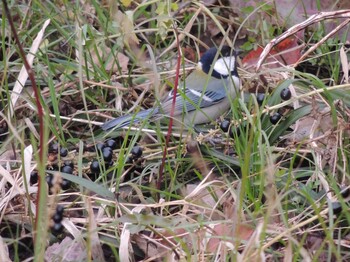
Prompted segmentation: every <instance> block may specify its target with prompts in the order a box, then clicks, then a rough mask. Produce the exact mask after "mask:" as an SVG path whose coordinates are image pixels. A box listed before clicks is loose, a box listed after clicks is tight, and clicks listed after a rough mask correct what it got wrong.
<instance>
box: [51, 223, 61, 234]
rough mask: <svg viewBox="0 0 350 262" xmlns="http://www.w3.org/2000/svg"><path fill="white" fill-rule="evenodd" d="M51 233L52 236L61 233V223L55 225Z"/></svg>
mask: <svg viewBox="0 0 350 262" xmlns="http://www.w3.org/2000/svg"><path fill="white" fill-rule="evenodd" d="M51 231H52V233H54V234H60V233H62V231H63V225H62V223H55V224H54V225H53V226H52V227H51Z"/></svg>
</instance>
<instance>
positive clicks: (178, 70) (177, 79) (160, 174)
mask: <svg viewBox="0 0 350 262" xmlns="http://www.w3.org/2000/svg"><path fill="white" fill-rule="evenodd" d="M174 33H175V37H176V44H177V50H178V51H177V65H176V76H175V82H174V92H173V94H174V95H173V101H172V105H171V111H170V118H169V126H168V133H167V136H166V140H165V148H164V151H163V158H162V163H161V165H160V167H159V176H158V181H157V189H160V186H161V183H162V181H163V171H164V166H165V158H166V155H167V148H168V145H169V141H170V136H171V131H172V129H173V119H174V113H175V104H176V94H177V87H178V85H179V75H180V65H181V57H182V55H181V48H180V41H179V37H178V31H177V29H176V27H175V26H174Z"/></svg>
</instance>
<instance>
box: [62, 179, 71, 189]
mask: <svg viewBox="0 0 350 262" xmlns="http://www.w3.org/2000/svg"><path fill="white" fill-rule="evenodd" d="M70 186H71V182H70V181H69V180H67V179H62V182H61V188H62V189H63V190H67V189H69V188H70Z"/></svg>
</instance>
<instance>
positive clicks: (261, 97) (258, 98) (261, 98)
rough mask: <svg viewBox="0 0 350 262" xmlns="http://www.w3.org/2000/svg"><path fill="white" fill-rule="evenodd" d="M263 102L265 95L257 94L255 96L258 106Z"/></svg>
mask: <svg viewBox="0 0 350 262" xmlns="http://www.w3.org/2000/svg"><path fill="white" fill-rule="evenodd" d="M264 100H265V94H264V93H258V94H257V95H256V101H257V102H258V104H259V105H260V106H261V105H262V103H263V102H264Z"/></svg>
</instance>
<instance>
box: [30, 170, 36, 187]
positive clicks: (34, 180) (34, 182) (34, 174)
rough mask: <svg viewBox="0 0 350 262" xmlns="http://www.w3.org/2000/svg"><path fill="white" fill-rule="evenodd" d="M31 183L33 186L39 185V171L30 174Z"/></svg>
mask: <svg viewBox="0 0 350 262" xmlns="http://www.w3.org/2000/svg"><path fill="white" fill-rule="evenodd" d="M29 183H30V184H31V185H34V184H36V183H38V171H35V170H34V171H32V172H31V173H30V179H29Z"/></svg>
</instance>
